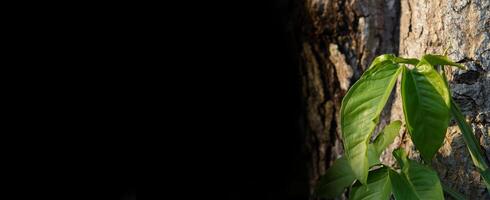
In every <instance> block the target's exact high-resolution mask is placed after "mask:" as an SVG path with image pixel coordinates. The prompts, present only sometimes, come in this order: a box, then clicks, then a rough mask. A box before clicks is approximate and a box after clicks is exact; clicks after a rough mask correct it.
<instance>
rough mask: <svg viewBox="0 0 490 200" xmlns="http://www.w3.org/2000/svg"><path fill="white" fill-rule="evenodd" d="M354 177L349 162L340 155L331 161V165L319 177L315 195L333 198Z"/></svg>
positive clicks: (351, 181) (352, 180)
mask: <svg viewBox="0 0 490 200" xmlns="http://www.w3.org/2000/svg"><path fill="white" fill-rule="evenodd" d="M354 180H356V178H355V177H354V173H353V172H352V170H351V167H350V165H349V163H348V162H347V159H346V158H345V157H341V158H339V159H337V160H335V162H334V163H333V165H332V166H331V167H330V168H329V169H328V170H327V171H326V172H325V175H323V176H322V177H321V178H320V182H319V183H318V187H317V188H316V191H315V193H316V195H317V196H318V197H324V198H334V197H336V196H338V195H340V194H342V192H344V189H345V188H346V187H349V186H350V185H351V184H352V183H353V182H354Z"/></svg>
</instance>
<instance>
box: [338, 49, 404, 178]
mask: <svg viewBox="0 0 490 200" xmlns="http://www.w3.org/2000/svg"><path fill="white" fill-rule="evenodd" d="M383 57H389V56H386V55H383V56H382V58H383ZM377 59H378V60H377V61H376V60H375V62H376V64H374V65H371V67H370V69H368V70H367V71H366V72H365V73H364V74H363V75H362V76H361V78H360V79H359V80H358V81H357V82H356V83H355V84H354V85H353V86H352V88H351V89H350V90H349V91H348V92H347V94H346V96H345V97H344V99H343V100H342V106H341V129H342V137H343V141H344V149H345V155H346V157H347V160H348V161H349V164H350V166H351V168H352V169H353V172H354V174H355V176H356V178H357V179H358V180H359V181H360V182H361V183H366V181H367V176H368V168H369V163H368V155H367V153H368V144H369V139H370V137H371V134H372V132H373V131H374V128H375V127H376V124H377V123H378V120H379V115H380V113H381V111H382V109H383V107H384V106H385V104H386V101H387V100H388V97H389V95H390V93H391V90H392V89H393V86H394V85H395V82H396V78H397V76H398V74H400V72H401V69H402V68H400V67H398V65H397V64H395V63H393V61H391V60H386V59H385V60H383V59H379V57H378V58H377ZM380 60H381V61H380Z"/></svg>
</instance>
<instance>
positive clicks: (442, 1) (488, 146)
mask: <svg viewBox="0 0 490 200" xmlns="http://www.w3.org/2000/svg"><path fill="white" fill-rule="evenodd" d="M489 4H490V1H488V0H473V1H468V0H463V1H457V0H449V1H446V0H434V1H420V0H368V1H359V0H338V1H336V0H304V1H300V2H298V3H297V5H295V7H296V12H295V13H296V14H295V15H296V16H295V17H294V18H293V19H294V21H293V22H294V25H295V29H294V30H295V34H296V36H297V37H296V38H297V41H298V46H299V49H298V51H299V55H300V60H301V61H300V62H301V63H300V64H301V69H300V74H301V77H302V95H303V106H304V108H305V109H304V115H303V116H304V121H303V122H304V125H303V128H304V136H305V147H306V152H307V153H308V155H309V156H310V161H309V163H308V164H309V170H310V171H309V180H310V192H312V191H313V188H314V187H315V186H316V183H317V182H318V178H319V177H320V176H321V175H322V174H324V173H325V171H326V169H327V168H328V167H329V166H330V165H331V164H332V162H333V161H334V160H335V159H336V158H338V157H339V156H340V155H341V154H343V147H342V141H341V140H340V139H339V138H340V134H341V133H340V127H339V126H338V124H339V110H340V105H341V100H342V98H343V96H344V95H345V93H346V91H347V90H348V88H349V87H350V86H352V84H353V83H354V82H355V81H356V80H357V79H358V78H359V77H360V76H361V74H362V72H363V71H364V70H365V69H366V68H367V66H368V65H369V64H370V62H371V61H372V60H373V58H374V57H375V56H377V55H380V54H384V53H395V54H399V55H400V56H403V57H421V56H422V55H423V54H426V53H436V54H442V53H444V49H445V48H447V47H450V48H449V51H448V55H449V56H450V57H451V58H452V59H453V60H456V61H463V62H465V65H466V66H468V67H469V69H470V70H468V71H461V70H457V69H449V70H447V75H448V77H449V80H450V86H451V89H452V95H453V98H455V100H456V101H457V103H458V104H459V105H460V106H461V109H462V111H463V113H464V114H465V115H467V116H468V119H469V121H470V122H471V124H472V126H473V127H474V130H475V133H476V136H477V138H478V139H479V141H480V142H481V145H482V148H484V150H485V152H486V156H487V158H489V157H490V155H489V154H490V130H489V129H490V128H489V127H490V126H489V125H490V74H489V68H490V33H489V31H488V30H490V28H489V27H490V19H489V17H490V5H489ZM396 87H397V90H399V87H400V86H399V84H397V86H396ZM396 119H403V112H402V109H401V98H400V94H399V93H394V94H393V95H392V98H390V100H389V102H388V104H387V106H386V108H385V110H384V111H383V113H382V117H381V120H380V124H379V126H378V128H377V130H379V129H380V128H382V127H384V126H385V125H386V123H388V122H389V121H391V120H396ZM377 130H376V131H375V132H377ZM400 146H401V147H404V148H407V149H409V150H410V151H409V153H410V157H411V158H414V159H418V154H417V152H416V151H414V150H415V149H414V148H413V145H412V144H411V143H410V140H409V135H408V134H405V130H403V131H402V133H401V134H400V136H399V137H398V138H397V139H396V140H395V142H394V144H392V145H391V146H390V147H389V148H388V150H387V151H385V153H384V154H383V156H382V161H383V162H384V163H386V164H390V165H393V164H394V159H393V157H392V155H391V151H392V150H393V149H394V148H397V147H400ZM433 167H434V168H435V169H436V170H437V171H438V173H439V175H440V177H441V180H442V182H443V183H444V184H446V185H448V186H451V187H452V188H454V189H456V190H459V191H460V192H461V193H463V194H464V195H466V196H467V197H468V198H469V199H489V198H490V196H489V195H488V194H486V191H485V186H484V185H483V183H482V180H481V178H480V177H479V173H478V172H477V171H476V169H475V168H474V166H473V163H472V161H471V158H470V156H469V153H468V151H467V149H466V146H465V144H464V141H463V139H462V137H461V133H460V131H459V129H458V128H457V126H456V124H455V122H451V126H450V128H449V129H448V132H447V136H446V140H445V142H444V145H443V147H442V148H441V149H440V150H439V153H438V155H437V156H436V158H434V163H433ZM343 198H345V195H344V197H343Z"/></svg>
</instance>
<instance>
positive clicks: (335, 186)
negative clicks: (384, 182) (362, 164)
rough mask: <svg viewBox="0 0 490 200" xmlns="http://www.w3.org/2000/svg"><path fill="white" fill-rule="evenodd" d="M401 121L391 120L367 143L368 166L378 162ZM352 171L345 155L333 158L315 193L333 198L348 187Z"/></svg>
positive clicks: (352, 177) (351, 181)
mask: <svg viewBox="0 0 490 200" xmlns="http://www.w3.org/2000/svg"><path fill="white" fill-rule="evenodd" d="M400 126H401V122H400V121H399V120H397V121H393V122H391V123H390V124H389V125H387V126H385V127H384V129H383V131H382V132H380V133H379V134H378V137H376V140H374V142H373V143H371V144H369V147H368V163H369V167H371V166H374V165H377V164H380V163H381V162H380V161H379V156H380V155H381V153H382V152H383V150H384V149H385V148H386V147H388V145H390V144H391V143H393V140H395V137H396V136H397V135H398V133H399V131H400ZM355 180H356V177H354V173H353V172H352V169H351V166H350V165H349V163H348V161H347V159H346V158H345V157H340V158H339V159H337V160H335V162H334V163H333V165H332V166H331V167H330V168H328V170H327V171H326V172H325V175H323V176H322V177H321V178H320V181H319V183H318V186H317V188H316V191H315V193H316V195H317V196H318V197H324V198H334V197H336V196H338V195H340V194H342V192H343V191H344V189H345V188H346V187H349V186H350V185H351V184H352V183H353V182H354V181H355Z"/></svg>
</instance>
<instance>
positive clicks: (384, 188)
mask: <svg viewBox="0 0 490 200" xmlns="http://www.w3.org/2000/svg"><path fill="white" fill-rule="evenodd" d="M390 196H391V183H390V178H389V176H388V168H387V167H382V168H379V169H376V170H373V171H370V172H369V178H368V180H367V184H366V185H362V184H360V183H359V182H357V183H356V184H354V186H352V189H351V191H350V193H349V199H352V200H370V199H372V200H383V199H386V200H388V199H390Z"/></svg>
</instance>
